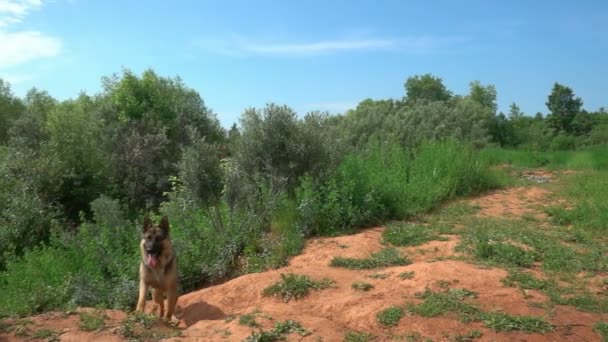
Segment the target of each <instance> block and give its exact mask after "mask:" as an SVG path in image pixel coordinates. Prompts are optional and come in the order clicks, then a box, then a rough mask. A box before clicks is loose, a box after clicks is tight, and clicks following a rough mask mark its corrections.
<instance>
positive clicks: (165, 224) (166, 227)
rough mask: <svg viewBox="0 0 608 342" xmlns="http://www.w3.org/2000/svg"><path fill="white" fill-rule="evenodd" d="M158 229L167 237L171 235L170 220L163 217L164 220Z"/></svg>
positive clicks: (161, 220)
mask: <svg viewBox="0 0 608 342" xmlns="http://www.w3.org/2000/svg"><path fill="white" fill-rule="evenodd" d="M158 227H159V228H160V229H161V230H162V231H163V233H165V235H168V234H169V219H168V218H167V216H163V218H162V219H160V224H159V225H158Z"/></svg>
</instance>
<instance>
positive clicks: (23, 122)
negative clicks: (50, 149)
mask: <svg viewBox="0 0 608 342" xmlns="http://www.w3.org/2000/svg"><path fill="white" fill-rule="evenodd" d="M24 103H25V108H26V109H25V111H24V113H23V115H22V116H21V117H19V118H18V119H17V120H15V121H14V123H13V126H12V127H11V129H10V138H11V144H13V145H18V146H23V147H28V148H31V149H38V148H39V147H40V144H41V143H42V142H44V141H46V140H48V134H47V133H48V132H47V129H46V127H45V125H46V121H47V118H48V116H49V114H50V113H51V111H52V110H53V108H55V106H57V100H55V99H54V98H53V97H51V95H49V93H48V92H46V91H41V90H38V89H36V88H32V89H30V90H29V91H28V92H27V95H25V99H24Z"/></svg>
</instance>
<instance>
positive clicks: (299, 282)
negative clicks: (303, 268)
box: [263, 273, 334, 302]
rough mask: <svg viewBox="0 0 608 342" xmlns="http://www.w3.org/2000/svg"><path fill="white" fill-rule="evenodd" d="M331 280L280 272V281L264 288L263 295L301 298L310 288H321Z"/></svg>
mask: <svg viewBox="0 0 608 342" xmlns="http://www.w3.org/2000/svg"><path fill="white" fill-rule="evenodd" d="M333 283H334V281H333V280H330V279H323V280H321V281H315V280H312V279H310V277H309V276H307V275H302V274H293V273H289V274H281V281H279V282H277V283H275V284H273V285H271V286H269V287H267V288H265V289H264V292H263V295H264V296H276V295H278V296H280V297H281V298H282V299H283V301H285V302H289V301H290V300H291V299H295V300H298V299H301V298H304V297H306V296H308V294H309V293H310V290H311V289H312V290H323V289H326V288H328V287H330V286H331V285H332V284H333Z"/></svg>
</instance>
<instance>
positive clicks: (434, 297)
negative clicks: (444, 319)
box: [408, 288, 479, 322]
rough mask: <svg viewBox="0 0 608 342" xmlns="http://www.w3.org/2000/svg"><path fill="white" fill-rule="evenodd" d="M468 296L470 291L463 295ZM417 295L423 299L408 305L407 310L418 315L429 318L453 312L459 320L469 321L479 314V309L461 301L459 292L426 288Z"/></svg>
mask: <svg viewBox="0 0 608 342" xmlns="http://www.w3.org/2000/svg"><path fill="white" fill-rule="evenodd" d="M468 296H473V294H472V292H471V294H470V295H465V297H468ZM419 297H420V298H421V299H423V300H424V301H423V302H422V303H420V304H418V305H409V306H408V311H409V312H410V313H412V314H415V315H418V316H422V317H427V318H430V317H437V316H441V315H445V314H447V313H455V314H456V315H457V316H458V318H459V319H460V320H461V321H463V322H470V321H472V320H475V319H476V318H477V315H478V314H479V310H478V309H477V308H476V307H475V306H473V305H471V304H468V303H466V302H463V301H462V299H461V296H460V295H459V294H454V293H450V292H443V293H440V292H434V291H431V290H430V289H428V288H427V289H426V290H425V291H424V292H423V293H421V294H419ZM463 299H464V298H463Z"/></svg>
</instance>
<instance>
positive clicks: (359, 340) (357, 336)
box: [344, 331, 375, 342]
mask: <svg viewBox="0 0 608 342" xmlns="http://www.w3.org/2000/svg"><path fill="white" fill-rule="evenodd" d="M374 338H375V336H374V335H373V334H370V333H364V332H356V331H347V332H346V334H345V335H344V342H370V341H373V340H374Z"/></svg>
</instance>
